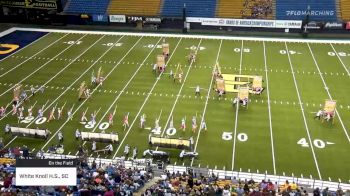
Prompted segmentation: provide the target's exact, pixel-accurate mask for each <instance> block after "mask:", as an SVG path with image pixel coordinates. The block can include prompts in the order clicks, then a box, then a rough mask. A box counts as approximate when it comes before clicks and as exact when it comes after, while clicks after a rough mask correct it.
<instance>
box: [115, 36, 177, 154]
mask: <svg viewBox="0 0 350 196" xmlns="http://www.w3.org/2000/svg"><path fill="white" fill-rule="evenodd" d="M181 40H182V38H181V39H180V40H179V41H178V43H177V44H176V46H175V48H174V51H173V52H172V54H171V56H170V58H169V60H168V62H170V60H171V58H172V57H173V56H174V54H175V51H176V49H177V47H178V46H179V44H180V42H181ZM163 73H164V72H162V73H160V75H159V76H158V77H157V80H156V82H155V83H154V84H153V86H152V88H151V90H150V91H149V93H147V97H146V98H145V100H144V101H143V103H142V105H141V107H140V109H139V111H138V112H137V114H136V116H135V118H134V120H133V121H132V122H131V124H130V127H129V128H128V130H127V131H126V133H125V135H124V137H123V139H122V141H121V142H120V143H119V145H118V148H117V150H116V151H115V153H114V155H113V159H114V158H115V157H116V156H117V154H118V152H119V150H120V148H121V147H122V145H123V143H124V141H125V140H126V138H127V136H128V135H129V133H130V131H131V128H132V127H133V125H134V124H135V122H136V121H137V120H138V117H139V115H140V113H141V111H142V109H143V107H145V105H146V103H147V101H148V99H149V97H150V96H151V94H152V92H153V90H154V88H155V87H156V85H157V84H158V82H159V81H160V78H161V76H162V75H163Z"/></svg>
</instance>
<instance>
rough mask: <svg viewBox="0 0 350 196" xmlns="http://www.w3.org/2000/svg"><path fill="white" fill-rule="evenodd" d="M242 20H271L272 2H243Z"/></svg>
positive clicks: (252, 0)
mask: <svg viewBox="0 0 350 196" xmlns="http://www.w3.org/2000/svg"><path fill="white" fill-rule="evenodd" d="M243 6H244V9H243V10H242V17H243V18H258V19H272V7H273V4H272V0H245V2H244V5H243Z"/></svg>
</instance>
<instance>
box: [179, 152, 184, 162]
mask: <svg viewBox="0 0 350 196" xmlns="http://www.w3.org/2000/svg"><path fill="white" fill-rule="evenodd" d="M184 155H185V150H182V151H181V152H180V155H179V157H180V159H181V161H183V160H184Z"/></svg>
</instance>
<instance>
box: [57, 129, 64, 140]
mask: <svg viewBox="0 0 350 196" xmlns="http://www.w3.org/2000/svg"><path fill="white" fill-rule="evenodd" d="M57 136H58V141H59V142H63V134H62V132H61V131H58V133H57Z"/></svg>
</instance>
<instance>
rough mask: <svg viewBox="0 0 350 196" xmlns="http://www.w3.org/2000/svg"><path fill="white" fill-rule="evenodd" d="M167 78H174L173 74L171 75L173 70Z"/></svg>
mask: <svg viewBox="0 0 350 196" xmlns="http://www.w3.org/2000/svg"><path fill="white" fill-rule="evenodd" d="M169 78H174V73H173V70H172V69H171V70H170V73H169Z"/></svg>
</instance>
